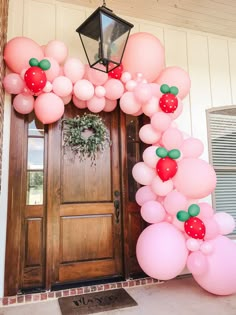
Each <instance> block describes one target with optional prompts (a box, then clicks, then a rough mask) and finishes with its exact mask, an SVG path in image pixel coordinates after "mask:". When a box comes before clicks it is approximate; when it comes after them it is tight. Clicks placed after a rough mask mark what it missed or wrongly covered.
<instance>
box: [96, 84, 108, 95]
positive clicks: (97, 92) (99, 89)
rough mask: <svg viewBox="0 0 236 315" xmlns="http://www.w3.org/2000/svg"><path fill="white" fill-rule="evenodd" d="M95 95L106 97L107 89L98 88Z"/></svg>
mask: <svg viewBox="0 0 236 315" xmlns="http://www.w3.org/2000/svg"><path fill="white" fill-rule="evenodd" d="M94 93H95V95H96V96H97V97H104V96H105V95H106V89H105V88H104V87H103V86H100V85H99V86H96V87H95V90H94Z"/></svg>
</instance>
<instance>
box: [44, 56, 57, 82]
mask: <svg viewBox="0 0 236 315" xmlns="http://www.w3.org/2000/svg"><path fill="white" fill-rule="evenodd" d="M44 59H46V60H48V61H49V62H50V64H51V66H50V68H49V69H48V70H46V71H45V74H46V77H47V80H48V81H50V82H52V81H53V80H54V79H55V78H56V77H57V76H58V75H59V73H60V66H59V63H58V62H57V61H56V60H55V59H53V58H51V57H47V58H44Z"/></svg>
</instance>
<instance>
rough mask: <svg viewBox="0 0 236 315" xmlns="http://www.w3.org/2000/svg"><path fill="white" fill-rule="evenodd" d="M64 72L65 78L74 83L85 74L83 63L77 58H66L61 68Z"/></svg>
mask: <svg viewBox="0 0 236 315" xmlns="http://www.w3.org/2000/svg"><path fill="white" fill-rule="evenodd" d="M63 71H64V74H65V76H66V77H67V78H69V79H70V80H71V82H72V83H75V82H77V81H79V80H81V79H82V78H83V76H84V74H85V65H84V64H83V63H82V62H81V61H80V59H78V58H68V59H67V60H66V62H65V64H64V68H63Z"/></svg>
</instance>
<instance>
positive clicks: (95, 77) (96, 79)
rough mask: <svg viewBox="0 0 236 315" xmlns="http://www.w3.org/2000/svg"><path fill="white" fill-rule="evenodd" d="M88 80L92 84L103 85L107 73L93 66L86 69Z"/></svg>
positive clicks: (106, 78)
mask: <svg viewBox="0 0 236 315" xmlns="http://www.w3.org/2000/svg"><path fill="white" fill-rule="evenodd" d="M87 76H88V80H89V81H90V82H91V83H93V84H94V85H103V84H105V83H106V81H107V80H108V74H107V73H106V72H102V71H100V70H96V69H93V68H90V67H89V68H88V69H87Z"/></svg>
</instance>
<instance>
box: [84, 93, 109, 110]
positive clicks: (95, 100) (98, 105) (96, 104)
mask: <svg viewBox="0 0 236 315" xmlns="http://www.w3.org/2000/svg"><path fill="white" fill-rule="evenodd" d="M105 104H106V100H105V97H97V96H95V95H94V96H93V97H92V98H91V99H90V100H88V101H87V106H88V109H89V110H90V111H91V112H92V113H99V112H101V111H102V110H103V108H104V107H105Z"/></svg>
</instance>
